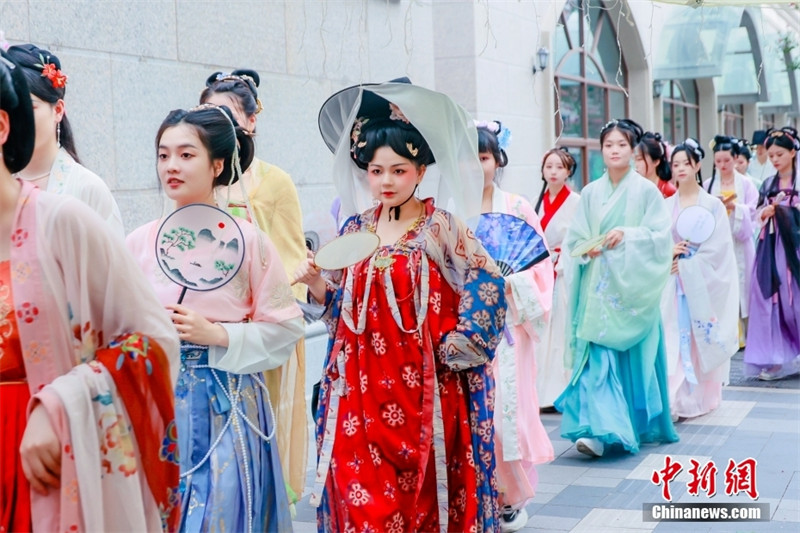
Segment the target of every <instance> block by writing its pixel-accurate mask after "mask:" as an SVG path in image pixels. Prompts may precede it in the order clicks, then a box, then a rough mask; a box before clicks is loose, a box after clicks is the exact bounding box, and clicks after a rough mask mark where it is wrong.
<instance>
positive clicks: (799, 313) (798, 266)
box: [744, 176, 800, 378]
mask: <svg viewBox="0 0 800 533" xmlns="http://www.w3.org/2000/svg"><path fill="white" fill-rule="evenodd" d="M777 180H778V177H777V176H773V177H771V178H768V179H767V180H766V181H765V182H764V184H763V185H762V186H761V195H760V199H759V208H760V209H759V212H758V213H757V214H756V218H757V220H760V212H761V211H762V210H763V209H764V208H765V207H766V206H767V205H768V204H769V203H772V201H773V200H772V199H773V198H774V197H775V196H776V195H777V194H779V193H780V192H783V193H784V194H785V198H784V199H783V200H782V201H781V202H780V204H779V205H777V206H776V208H775V212H776V215H775V216H772V217H770V218H769V219H767V221H766V222H762V224H763V227H762V228H761V232H760V233H759V236H758V247H757V250H756V261H755V268H754V269H753V270H754V274H753V284H752V286H751V288H750V321H749V323H748V329H747V347H746V348H745V351H744V363H745V367H744V370H745V374H746V375H757V374H758V373H759V372H761V371H762V370H766V371H767V372H768V373H769V374H770V375H771V376H772V377H773V378H776V377H784V376H788V375H791V374H796V373H798V372H800V357H798V354H800V237H799V236H798V235H800V195H799V193H798V190H800V186H798V184H797V183H795V185H794V187H793V188H792V189H782V190H779V189H778V185H779V182H778V183H776V181H777ZM775 366H777V367H779V370H774V369H772V367H775Z"/></svg>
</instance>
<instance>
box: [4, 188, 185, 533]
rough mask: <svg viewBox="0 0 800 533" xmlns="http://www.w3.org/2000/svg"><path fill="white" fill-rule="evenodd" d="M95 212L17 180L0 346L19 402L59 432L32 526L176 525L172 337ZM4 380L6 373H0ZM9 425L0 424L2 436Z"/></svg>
mask: <svg viewBox="0 0 800 533" xmlns="http://www.w3.org/2000/svg"><path fill="white" fill-rule="evenodd" d="M104 224H105V221H103V220H102V219H101V218H100V217H99V216H98V215H97V214H96V213H94V212H92V210H91V209H89V208H88V207H86V206H85V205H83V204H81V203H80V202H79V201H77V200H75V199H73V198H66V197H63V196H57V195H53V194H49V193H45V192H41V191H39V189H38V188H36V187H35V186H33V185H31V184H29V183H26V182H22V187H21V192H20V196H19V200H18V202H17V207H16V213H15V215H14V224H13V227H12V235H11V240H12V246H11V258H10V277H11V286H10V287H9V286H7V285H5V286H0V293H3V295H4V298H0V308H3V307H5V306H7V305H8V298H9V296H10V299H11V301H12V302H13V313H11V314H10V316H9V315H7V314H6V313H5V312H3V313H0V315H3V316H0V320H2V321H3V326H2V329H3V330H5V329H6V327H8V326H9V321H11V320H15V321H16V328H17V329H18V337H17V339H16V341H11V340H9V339H6V338H3V340H2V342H0V346H1V347H2V350H1V351H2V352H4V356H5V355H8V356H13V354H14V352H17V353H18V354H19V355H20V356H21V360H22V361H24V380H25V381H27V388H28V390H29V393H30V395H31V397H32V401H31V403H29V405H28V410H31V409H33V408H34V406H35V404H34V402H40V403H41V405H42V406H43V407H44V408H45V409H46V411H47V414H48V416H49V418H50V421H51V423H52V425H53V429H54V431H55V433H56V435H57V436H58V439H59V441H60V444H61V458H60V461H61V474H60V488H59V489H52V488H50V490H49V491H48V494H47V495H46V496H44V495H41V494H39V493H36V492H31V505H32V518H33V522H32V525H33V531H35V532H36V531H41V532H51V531H76V532H81V531H87V532H93V531H130V532H138V531H161V530H162V529H164V530H171V531H174V530H176V528H177V525H178V519H179V511H180V508H179V506H178V505H177V501H178V499H177V491H178V464H177V462H178V458H177V455H176V450H175V448H176V442H175V434H174V432H175V429H174V427H175V425H174V406H173V401H172V387H173V384H174V377H175V376H176V371H177V363H178V339H177V336H176V334H175V330H174V327H173V326H172V324H171V323H170V321H169V319H168V317H167V316H165V314H164V313H163V312H161V309H160V304H159V303H158V301H157V300H156V298H155V296H154V295H153V293H152V290H151V289H150V287H149V286H148V284H147V281H146V280H145V279H144V276H142V274H141V272H140V271H139V269H138V268H137V266H136V264H135V263H134V262H133V261H132V260H131V257H130V255H129V254H128V252H127V251H126V250H125V248H124V247H123V245H122V242H121V241H119V240H117V239H114V238H113V237H111V236H110V235H109V234H108V233H106V231H104V230H103V229H102V227H103V225H104ZM3 300H5V301H6V303H3ZM4 310H5V311H7V310H8V309H7V308H6V309H4ZM12 343H13V344H16V345H17V346H16V347H15V346H12ZM4 358H5V357H4ZM2 366H6V362H5V361H3V365H2ZM16 371H17V372H19V371H20V369H19V368H18V369H16ZM18 379H23V377H22V376H20V377H19V378H18ZM7 386H13V385H8V384H0V388H3V389H5V388H6V387H7ZM4 392H5V391H4ZM4 396H5V394H4ZM9 407H10V406H9V404H8V403H7V402H4V403H3V405H0V409H2V417H3V423H4V427H5V428H6V429H8V426H7V424H8V423H9V421H11V420H16V425H17V428H18V432H17V435H16V438H20V437H21V436H22V430H23V429H24V427H25V423H26V422H25V421H26V413H25V411H24V407H23V405H17V406H16V407H17V409H16V410H13V411H12V410H6V409H8V408H9ZM14 437H15V436H14V435H13V433H12V432H8V431H4V433H3V438H4V439H6V440H5V441H4V445H5V444H8V440H9V439H12V438H14ZM12 446H13V447H14V450H13V452H10V453H12V454H13V453H16V454H18V453H19V452H18V446H19V443H18V442H17V443H16V444H15V445H14V444H12ZM8 453H9V451H8V450H7V449H5V448H4V451H3V455H4V456H6V455H7V454H8ZM4 458H5V457H4ZM7 489H8V487H4V489H3V490H4V492H5V491H7ZM6 504H7V500H5V499H4V502H3V507H5V506H6ZM6 511H7V509H4V510H3V512H4V513H5V512H6Z"/></svg>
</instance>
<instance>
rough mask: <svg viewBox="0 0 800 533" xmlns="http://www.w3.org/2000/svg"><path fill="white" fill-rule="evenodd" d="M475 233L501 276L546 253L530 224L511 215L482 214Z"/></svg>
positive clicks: (547, 254)
mask: <svg viewBox="0 0 800 533" xmlns="http://www.w3.org/2000/svg"><path fill="white" fill-rule="evenodd" d="M475 236H476V237H478V239H479V240H480V241H481V244H483V247H484V248H486V251H487V252H489V255H490V256H491V257H492V259H494V261H495V263H497V266H499V267H500V271H501V272H502V273H503V275H504V276H507V275H509V274H513V273H514V272H520V271H522V270H526V269H528V268H530V267H532V266H533V265H535V264H536V263H538V262H539V261H541V260H543V259H544V258H546V257H547V256H549V255H550V252H548V251H547V246H545V244H544V239H543V238H542V236H541V235H539V234H538V233H537V232H536V230H535V229H534V228H533V226H531V225H530V224H528V223H527V222H525V221H524V220H523V219H521V218H518V217H515V216H513V215H507V214H505V213H484V214H482V215H481V216H480V217H479V219H478V226H477V228H476V229H475Z"/></svg>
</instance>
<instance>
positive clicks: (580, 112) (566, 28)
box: [553, 0, 628, 189]
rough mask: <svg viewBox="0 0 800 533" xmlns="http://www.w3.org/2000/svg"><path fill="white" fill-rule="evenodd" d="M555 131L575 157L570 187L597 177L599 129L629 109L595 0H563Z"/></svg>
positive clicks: (624, 80)
mask: <svg viewBox="0 0 800 533" xmlns="http://www.w3.org/2000/svg"><path fill="white" fill-rule="evenodd" d="M554 56H555V57H554V60H553V64H554V65H556V74H555V82H556V106H557V107H558V110H557V111H558V112H557V113H556V119H555V120H556V134H557V135H558V136H559V137H560V139H559V146H566V147H569V149H570V152H571V153H572V154H573V155H574V156H575V159H576V161H577V162H578V172H576V174H575V177H574V178H573V186H574V188H575V189H581V188H582V187H583V186H584V185H585V184H587V183H588V182H589V181H590V180H593V179H597V178H599V177H600V176H601V175H602V173H603V169H604V167H605V165H604V164H603V157H602V155H601V153H600V130H601V129H602V128H603V126H604V125H605V124H606V122H608V121H609V120H611V119H612V118H624V117H626V116H627V115H628V103H627V98H626V97H625V91H626V90H627V86H628V69H627V67H626V66H625V59H624V57H623V55H622V52H621V51H620V48H619V45H618V44H617V35H616V31H615V30H614V26H613V25H612V23H611V19H610V18H609V16H608V12H607V11H606V10H605V9H604V5H603V4H602V2H601V1H600V0H568V1H567V3H566V5H565V7H564V11H563V12H562V13H561V17H560V19H559V24H558V26H557V28H556V36H555V54H554Z"/></svg>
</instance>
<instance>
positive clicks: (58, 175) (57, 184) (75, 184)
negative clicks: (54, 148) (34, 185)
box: [47, 148, 125, 239]
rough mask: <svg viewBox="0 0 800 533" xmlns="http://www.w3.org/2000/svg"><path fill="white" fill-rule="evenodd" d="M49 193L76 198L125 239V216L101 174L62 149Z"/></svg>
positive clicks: (51, 172) (48, 186)
mask: <svg viewBox="0 0 800 533" xmlns="http://www.w3.org/2000/svg"><path fill="white" fill-rule="evenodd" d="M47 192H51V193H55V194H66V195H68V196H73V197H75V198H77V199H78V200H80V201H82V202H83V203H85V204H86V205H88V206H89V207H91V208H92V209H94V210H95V212H96V213H97V214H98V215H100V218H102V219H103V220H104V221H105V227H107V228H108V229H109V230H110V231H111V232H112V233H113V234H114V235H115V236H116V237H119V238H120V239H124V238H125V229H124V228H123V225H122V214H121V213H120V211H119V206H118V205H117V201H116V200H114V196H113V195H112V194H111V190H110V189H109V188H108V185H106V182H104V181H103V180H102V179H101V178H100V177H99V176H98V175H97V174H95V173H94V172H92V171H91V170H89V169H88V168H86V167H85V166H83V165H81V164H80V163H78V162H77V161H75V160H74V159H72V156H71V155H69V153H67V151H66V150H64V149H63V148H60V149H59V150H58V155H56V159H55V161H53V166H52V167H51V168H50V177H49V178H48V180H47Z"/></svg>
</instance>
